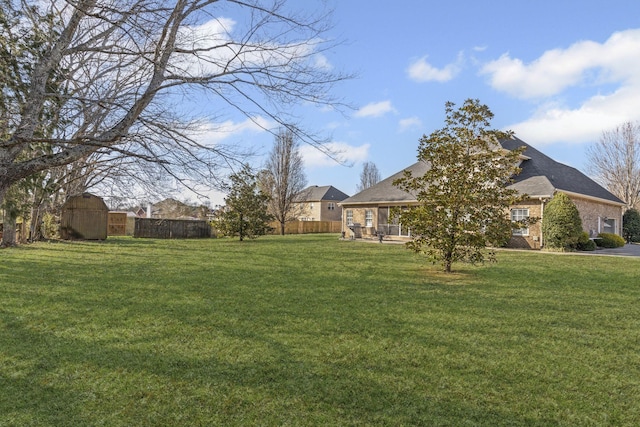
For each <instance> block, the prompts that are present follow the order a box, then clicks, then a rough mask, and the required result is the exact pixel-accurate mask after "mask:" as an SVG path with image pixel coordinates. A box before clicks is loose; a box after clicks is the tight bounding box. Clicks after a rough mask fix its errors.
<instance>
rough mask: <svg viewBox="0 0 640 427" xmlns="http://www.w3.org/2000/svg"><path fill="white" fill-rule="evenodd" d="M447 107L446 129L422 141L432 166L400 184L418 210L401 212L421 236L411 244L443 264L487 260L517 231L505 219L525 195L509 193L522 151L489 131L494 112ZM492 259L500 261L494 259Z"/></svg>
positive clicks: (422, 153) (468, 104)
mask: <svg viewBox="0 0 640 427" xmlns="http://www.w3.org/2000/svg"><path fill="white" fill-rule="evenodd" d="M453 107H454V104H453V103H451V102H448V103H447V104H446V120H445V123H446V126H445V127H444V128H443V129H440V130H437V131H435V132H433V133H432V134H431V135H430V136H429V137H427V136H423V137H422V138H421V139H420V146H419V149H418V159H419V160H420V161H423V162H426V163H427V164H428V165H429V166H430V167H429V169H428V171H427V172H426V173H425V174H424V175H423V176H412V174H411V173H410V172H405V176H404V177H403V178H400V179H398V180H396V181H395V182H394V185H396V186H398V187H399V188H401V189H403V190H405V191H407V192H409V193H412V194H414V195H415V196H416V199H417V201H418V205H417V206H415V207H411V208H409V209H406V210H404V211H402V212H400V213H399V219H400V222H401V223H402V225H403V226H404V227H409V228H410V229H411V234H412V235H413V236H415V237H414V238H413V240H412V241H411V242H409V243H408V244H407V246H408V247H409V248H410V249H413V250H414V251H416V252H425V253H426V254H427V255H429V256H430V258H431V259H432V260H434V261H440V262H442V265H443V267H444V271H446V272H447V273H449V272H451V265H452V263H453V262H456V261H468V262H471V263H476V262H482V261H484V258H485V256H484V254H483V250H484V248H485V247H486V246H487V245H489V244H496V243H502V242H504V241H505V240H506V239H508V237H509V234H510V232H511V229H512V225H511V222H510V219H509V218H508V216H507V215H506V214H505V212H506V211H507V209H508V207H509V206H510V205H512V204H514V203H516V202H517V201H519V200H521V199H522V197H523V196H518V194H517V192H516V191H515V190H513V189H509V188H507V185H505V184H507V183H508V182H509V180H510V178H511V177H512V176H513V175H514V174H516V173H517V172H518V171H519V169H518V168H517V166H516V165H517V164H518V157H519V155H520V153H521V152H522V150H513V151H507V150H504V149H503V148H502V147H501V146H500V144H499V142H498V140H499V139H502V138H506V137H508V136H509V135H510V133H505V132H501V131H497V130H491V129H489V124H490V120H491V118H492V117H493V113H491V111H490V110H489V108H488V107H487V106H486V105H482V104H480V102H479V101H478V100H471V99H468V100H466V101H465V102H464V104H463V106H462V107H461V108H459V109H458V110H454V109H453ZM489 259H491V260H494V259H495V258H494V256H493V254H491V253H490V254H489Z"/></svg>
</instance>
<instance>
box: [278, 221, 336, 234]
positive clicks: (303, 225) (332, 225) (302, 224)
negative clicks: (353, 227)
mask: <svg viewBox="0 0 640 427" xmlns="http://www.w3.org/2000/svg"><path fill="white" fill-rule="evenodd" d="M269 225H270V226H271V227H273V228H274V230H273V232H272V234H280V223H279V222H272V223H270V224H269ZM341 231H342V223H341V222H340V221H292V222H287V223H286V224H285V227H284V233H285V234H310V233H340V232H341Z"/></svg>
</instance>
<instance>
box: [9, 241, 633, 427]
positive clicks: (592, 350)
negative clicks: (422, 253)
mask: <svg viewBox="0 0 640 427" xmlns="http://www.w3.org/2000/svg"><path fill="white" fill-rule="evenodd" d="M498 260H499V262H498V263H497V264H488V265H485V266H483V267H470V266H464V265H455V266H454V268H457V269H458V273H456V274H454V275H444V274H442V273H439V272H438V270H439V268H440V267H439V266H437V265H436V266H431V265H430V264H425V263H424V261H423V260H421V258H420V257H418V256H416V255H414V254H413V253H411V252H410V251H407V250H405V249H403V247H402V246H400V245H391V244H378V243H375V244H374V243H371V244H366V243H359V242H351V241H340V240H338V239H337V236H335V235H329V236H327V235H311V236H286V237H278V236H272V237H263V238H260V239H258V240H255V241H245V242H242V243H240V242H237V241H231V240H213V239H211V240H188V241H187V240H182V241H177V240H172V241H162V240H146V239H131V238H122V239H109V240H108V241H106V242H104V243H90V242H79V243H38V244H33V245H29V246H23V247H19V248H15V249H8V250H2V251H0V298H1V299H0V426H212V425H225V426H228V425H231V426H233V425H237V426H245V425H264V426H280V425H291V426H301V425H302V426H307V425H310V426H329V425H331V426H334V425H336V426H338V425H362V426H365V425H366V426H369V425H389V426H400V425H429V426H431V425H443V426H444V425H446V426H465V425H468V426H478V425H482V426H499V425H504V426H518V425H539V426H560V425H564V426H599V425H615V426H619V425H629V426H635V425H640V259H630V258H614V257H601V256H580V255H562V254H545V253H535V252H510V251H504V252H500V253H499V254H498Z"/></svg>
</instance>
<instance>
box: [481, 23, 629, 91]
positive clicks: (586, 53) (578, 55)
mask: <svg viewBox="0 0 640 427" xmlns="http://www.w3.org/2000/svg"><path fill="white" fill-rule="evenodd" d="M639 67H640V30H628V31H624V32H618V33H614V34H613V35H612V36H611V37H610V38H609V39H608V40H607V41H606V42H605V43H597V42H594V41H581V42H578V43H575V44H573V45H571V46H570V47H568V48H567V49H553V50H549V51H547V52H545V53H544V54H543V55H542V56H541V57H540V58H538V59H536V60H534V61H532V62H531V63H529V64H525V63H524V62H523V61H522V60H521V59H518V58H511V56H510V55H509V54H508V53H507V54H504V55H502V56H501V57H500V58H499V59H497V60H495V61H492V62H489V63H488V64H486V65H485V66H484V67H482V69H481V71H480V72H481V73H482V74H487V75H489V81H490V83H491V86H492V87H493V88H494V89H496V90H499V91H502V92H507V93H508V94H510V95H512V96H514V97H517V98H524V99H532V98H545V97H549V96H553V95H557V94H559V93H561V92H562V91H563V90H565V89H567V88H568V87H571V86H576V85H579V84H585V83H589V84H591V85H594V84H596V85H597V84H600V83H605V82H608V83H615V82H619V83H621V82H628V81H632V80H636V81H637V80H638V75H637V74H638V73H637V72H636V70H637V69H638V68H639ZM594 70H595V71H596V73H595V78H594V77H593V71H594ZM590 72H591V73H590ZM589 78H591V81H587V80H588V79H589Z"/></svg>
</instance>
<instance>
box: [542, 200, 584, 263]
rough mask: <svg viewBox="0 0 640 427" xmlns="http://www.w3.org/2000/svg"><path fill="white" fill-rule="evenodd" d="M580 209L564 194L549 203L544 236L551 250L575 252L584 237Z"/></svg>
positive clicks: (544, 217)
mask: <svg viewBox="0 0 640 427" xmlns="http://www.w3.org/2000/svg"><path fill="white" fill-rule="evenodd" d="M582 233H583V230H582V220H581V219H580V213H579V212H578V208H577V207H576V205H575V204H574V203H573V202H572V201H571V199H570V198H569V196H567V195H566V194H564V193H557V194H556V195H555V196H553V199H551V200H550V201H549V203H547V206H546V207H545V210H544V216H543V218H542V235H543V237H544V241H545V245H546V246H547V248H549V249H552V250H553V249H555V250H562V251H566V250H574V249H576V248H577V247H578V242H579V241H580V238H581V236H582Z"/></svg>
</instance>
